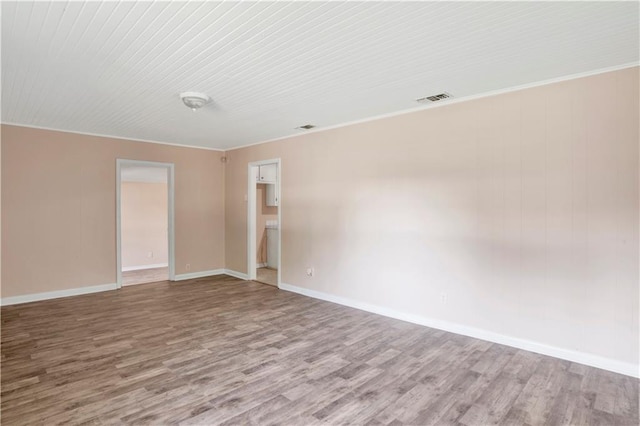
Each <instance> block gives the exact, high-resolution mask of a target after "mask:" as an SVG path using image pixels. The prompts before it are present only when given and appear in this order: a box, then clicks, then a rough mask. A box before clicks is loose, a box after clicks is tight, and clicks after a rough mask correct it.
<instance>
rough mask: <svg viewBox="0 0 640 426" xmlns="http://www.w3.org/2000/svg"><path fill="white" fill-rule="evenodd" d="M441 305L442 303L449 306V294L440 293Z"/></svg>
mask: <svg viewBox="0 0 640 426" xmlns="http://www.w3.org/2000/svg"><path fill="white" fill-rule="evenodd" d="M440 303H442V304H443V305H446V304H447V293H445V292H442V293H440Z"/></svg>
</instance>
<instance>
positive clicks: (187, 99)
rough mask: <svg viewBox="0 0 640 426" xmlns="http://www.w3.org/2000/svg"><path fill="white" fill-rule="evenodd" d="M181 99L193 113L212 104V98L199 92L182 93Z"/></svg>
mask: <svg viewBox="0 0 640 426" xmlns="http://www.w3.org/2000/svg"><path fill="white" fill-rule="evenodd" d="M180 99H182V102H184V104H185V105H186V106H187V108H191V111H195V110H197V109H198V108H202V107H203V106H205V105H206V104H208V103H209V102H211V98H210V97H209V95H206V94H204V93H198V92H183V93H180Z"/></svg>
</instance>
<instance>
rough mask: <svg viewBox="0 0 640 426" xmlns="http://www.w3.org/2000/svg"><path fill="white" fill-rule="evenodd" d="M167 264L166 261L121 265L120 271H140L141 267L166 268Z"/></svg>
mask: <svg viewBox="0 0 640 426" xmlns="http://www.w3.org/2000/svg"><path fill="white" fill-rule="evenodd" d="M168 266H169V264H168V263H154V264H152V265H138V266H123V267H122V272H129V271H140V270H142V269H153V268H166V267H168Z"/></svg>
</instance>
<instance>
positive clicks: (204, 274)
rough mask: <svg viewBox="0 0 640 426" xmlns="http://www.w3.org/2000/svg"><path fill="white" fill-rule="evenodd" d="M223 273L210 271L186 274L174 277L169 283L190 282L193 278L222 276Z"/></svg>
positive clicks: (215, 270) (214, 270) (222, 270)
mask: <svg viewBox="0 0 640 426" xmlns="http://www.w3.org/2000/svg"><path fill="white" fill-rule="evenodd" d="M224 273H225V270H224V269H211V270H209V271H200V272H190V273H188V274H180V275H176V276H175V278H174V279H173V280H171V281H184V280H192V279H194V278H204V277H212V276H214V275H222V274H224Z"/></svg>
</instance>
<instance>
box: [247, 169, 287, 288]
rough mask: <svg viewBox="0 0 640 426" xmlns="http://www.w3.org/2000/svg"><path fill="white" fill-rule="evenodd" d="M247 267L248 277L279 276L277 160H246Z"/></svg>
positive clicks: (274, 281) (276, 281)
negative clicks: (248, 161) (247, 183)
mask: <svg viewBox="0 0 640 426" xmlns="http://www.w3.org/2000/svg"><path fill="white" fill-rule="evenodd" d="M248 181H249V187H248V191H247V206H248V208H247V211H248V217H247V224H248V232H247V235H248V241H247V247H248V250H247V255H248V256H247V271H248V276H249V279H250V280H254V281H258V282H261V283H264V284H269V285H272V286H276V287H277V286H279V285H280V282H281V281H280V280H281V259H280V257H281V256H280V255H281V238H280V234H281V225H282V223H281V209H280V198H281V197H280V160H279V159H275V160H264V161H256V162H253V163H249V174H248Z"/></svg>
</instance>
